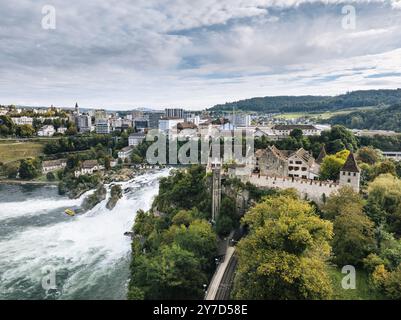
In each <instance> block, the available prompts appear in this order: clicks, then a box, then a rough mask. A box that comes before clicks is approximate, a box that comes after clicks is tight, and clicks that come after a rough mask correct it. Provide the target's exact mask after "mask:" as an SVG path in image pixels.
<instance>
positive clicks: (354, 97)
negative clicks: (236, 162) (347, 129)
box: [209, 89, 401, 113]
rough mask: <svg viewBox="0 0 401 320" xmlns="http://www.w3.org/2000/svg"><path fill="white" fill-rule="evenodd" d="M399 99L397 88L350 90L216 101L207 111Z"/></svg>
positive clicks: (335, 106) (330, 106)
mask: <svg viewBox="0 0 401 320" xmlns="http://www.w3.org/2000/svg"><path fill="white" fill-rule="evenodd" d="M400 102H401V89H396V90H364V91H353V92H349V93H346V94H342V95H338V96H334V97H331V96H275V97H273V96H272V97H262V98H252V99H246V100H240V101H236V102H230V103H225V104H219V105H216V106H214V107H212V108H210V109H209V110H211V111H217V112H218V111H232V110H233V108H235V110H237V111H246V112H263V113H276V112H316V111H329V110H339V109H346V108H359V107H367V106H377V105H380V104H385V105H393V104H396V103H400Z"/></svg>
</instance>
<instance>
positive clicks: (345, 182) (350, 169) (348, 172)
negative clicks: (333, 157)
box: [340, 152, 361, 192]
mask: <svg viewBox="0 0 401 320" xmlns="http://www.w3.org/2000/svg"><path fill="white" fill-rule="evenodd" d="M360 181H361V169H359V167H358V164H357V163H356V160H355V157H354V154H353V153H352V152H351V153H350V154H349V156H348V158H347V161H345V163H344V166H343V167H342V168H341V171H340V186H351V187H352V188H353V189H354V190H355V191H356V192H359V189H360Z"/></svg>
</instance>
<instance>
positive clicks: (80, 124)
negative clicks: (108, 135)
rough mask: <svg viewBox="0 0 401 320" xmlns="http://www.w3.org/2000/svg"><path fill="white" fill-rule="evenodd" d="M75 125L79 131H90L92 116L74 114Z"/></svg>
mask: <svg viewBox="0 0 401 320" xmlns="http://www.w3.org/2000/svg"><path fill="white" fill-rule="evenodd" d="M75 125H76V127H77V129H78V132H80V133H85V132H90V131H91V130H92V118H91V116H89V115H86V114H83V115H79V116H76V117H75Z"/></svg>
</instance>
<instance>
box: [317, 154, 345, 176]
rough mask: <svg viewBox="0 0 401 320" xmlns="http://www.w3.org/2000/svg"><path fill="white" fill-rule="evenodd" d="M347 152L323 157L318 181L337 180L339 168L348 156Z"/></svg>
mask: <svg viewBox="0 0 401 320" xmlns="http://www.w3.org/2000/svg"><path fill="white" fill-rule="evenodd" d="M349 153H350V152H349V151H348V150H342V151H340V152H337V153H336V154H335V155H329V156H326V157H324V159H323V163H322V165H321V167H320V179H322V180H337V179H338V177H339V174H340V170H341V168H342V167H343V166H344V163H345V161H346V160H347V158H348V156H349Z"/></svg>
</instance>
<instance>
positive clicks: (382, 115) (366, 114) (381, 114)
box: [325, 103, 401, 132]
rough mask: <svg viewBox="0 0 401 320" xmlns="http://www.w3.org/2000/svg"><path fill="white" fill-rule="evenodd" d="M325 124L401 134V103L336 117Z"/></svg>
mask: <svg viewBox="0 0 401 320" xmlns="http://www.w3.org/2000/svg"><path fill="white" fill-rule="evenodd" d="M325 122H326V123H327V122H329V123H331V124H342V125H344V126H346V127H348V128H351V129H371V130H393V131H397V132H401V103H400V104H397V105H393V106H391V107H388V108H384V109H379V110H369V111H356V112H352V113H349V114H344V115H337V116H334V117H332V118H330V119H328V120H325Z"/></svg>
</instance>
